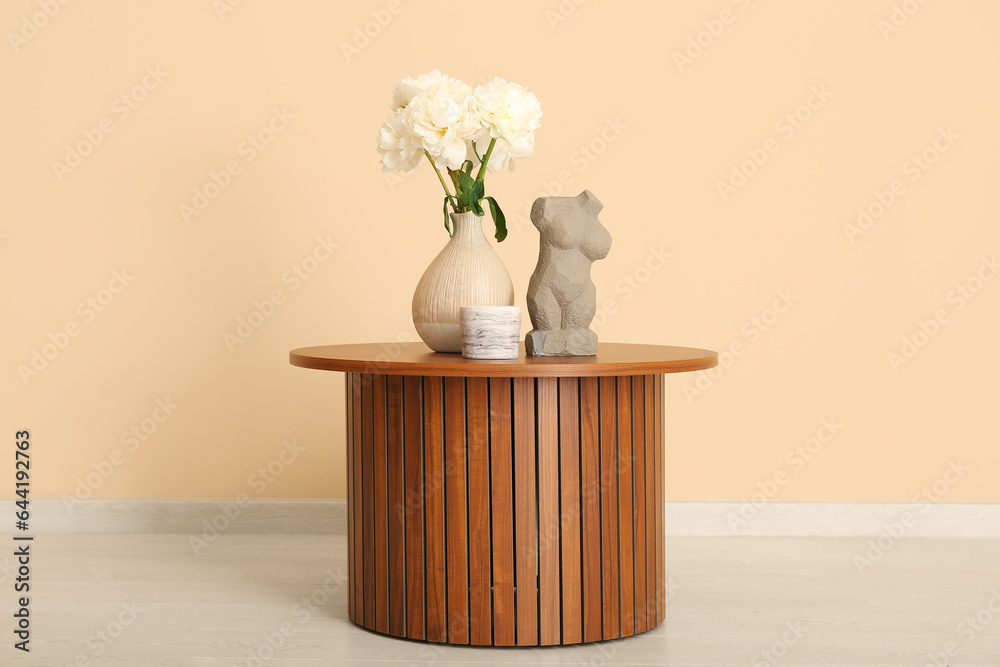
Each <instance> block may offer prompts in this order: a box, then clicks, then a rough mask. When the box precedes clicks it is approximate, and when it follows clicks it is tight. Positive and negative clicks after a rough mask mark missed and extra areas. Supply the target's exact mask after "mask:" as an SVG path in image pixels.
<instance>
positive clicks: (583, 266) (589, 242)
mask: <svg viewBox="0 0 1000 667" xmlns="http://www.w3.org/2000/svg"><path fill="white" fill-rule="evenodd" d="M602 208H604V205H603V204H601V202H600V201H598V199H597V197H595V196H594V195H593V193H592V192H590V190H584V191H583V192H581V193H580V194H579V195H577V196H576V197H539V198H538V199H536V200H535V203H534V205H532V207H531V222H533V223H534V225H535V227H537V228H538V233H539V235H540V239H539V244H538V245H539V248H538V264H537V265H536V266H535V272H534V273H533V274H531V281H530V282H529V283H528V315H529V316H530V318H531V326H532V329H531V331H529V332H528V333H527V335H526V336H525V337H524V348H525V351H526V352H527V354H530V355H535V356H549V355H551V356H592V355H594V354H597V334H596V333H594V332H593V331H591V330H590V323H591V321H592V320H593V319H594V315H595V314H597V288H596V287H595V286H594V281H592V280H591V279H590V267H591V265H592V264H593V263H594V262H595V261H597V260H599V259H604V258H605V257H607V256H608V251H609V250H611V234H609V233H608V230H607V229H605V228H604V225H602V224H601V221H600V220H598V219H597V214H598V213H600V211H601V209H602Z"/></svg>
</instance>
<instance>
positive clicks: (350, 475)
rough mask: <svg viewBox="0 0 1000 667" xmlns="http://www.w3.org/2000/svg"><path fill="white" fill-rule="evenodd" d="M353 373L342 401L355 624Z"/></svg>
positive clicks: (349, 585)
mask: <svg viewBox="0 0 1000 667" xmlns="http://www.w3.org/2000/svg"><path fill="white" fill-rule="evenodd" d="M353 377H354V374H353V373H345V374H344V401H345V403H346V404H347V440H346V447H345V449H346V450H347V475H346V477H347V498H348V500H349V507H350V509H349V510H348V512H347V615H348V616H349V617H350V619H351V620H352V621H354V622H355V623H357V622H358V618H357V617H356V616H355V615H354V579H355V578H356V576H357V572H356V571H355V569H354V568H355V565H354V511H353V509H354V382H353Z"/></svg>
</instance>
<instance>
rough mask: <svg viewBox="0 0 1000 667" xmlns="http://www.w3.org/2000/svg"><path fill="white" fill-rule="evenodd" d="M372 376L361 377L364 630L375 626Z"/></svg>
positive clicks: (364, 375) (365, 374) (366, 374)
mask: <svg viewBox="0 0 1000 667" xmlns="http://www.w3.org/2000/svg"><path fill="white" fill-rule="evenodd" d="M372 404H373V400H372V375H371V374H370V373H364V374H362V376H361V438H362V442H361V448H362V453H361V465H362V468H363V469H362V474H361V483H362V491H361V493H362V495H361V498H362V505H363V507H362V510H361V514H362V518H363V521H364V531H365V537H364V556H363V558H364V561H363V563H364V570H365V585H364V589H365V627H368V628H374V627H375V505H374V503H373V497H374V487H375V470H374V459H375V442H374V440H373V433H372Z"/></svg>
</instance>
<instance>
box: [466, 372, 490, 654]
mask: <svg viewBox="0 0 1000 667" xmlns="http://www.w3.org/2000/svg"><path fill="white" fill-rule="evenodd" d="M487 383H488V381H487V379H486V378H469V379H468V380H467V381H466V394H467V396H468V402H467V405H468V408H467V419H468V433H469V438H468V457H469V643H471V644H480V645H489V644H492V643H493V630H492V625H493V623H492V620H493V619H492V616H493V604H492V596H491V594H490V570H491V564H490V449H489V446H490V442H489V436H490V431H489V427H490V412H489V387H488V384H487Z"/></svg>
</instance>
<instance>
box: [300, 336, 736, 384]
mask: <svg viewBox="0 0 1000 667" xmlns="http://www.w3.org/2000/svg"><path fill="white" fill-rule="evenodd" d="M288 356H289V361H290V362H291V364H292V365H293V366H301V367H302V368H316V369H319V370H324V371H343V372H346V373H373V374H378V375H426V376H459V377H543V376H545V377H590V376H598V375H615V376H620V375H658V374H660V373H681V372H684V371H700V370H704V369H706V368H712V367H713V366H715V365H717V364H718V363H719V355H718V354H716V353H715V352H712V351H711V350H701V349H698V348H695V347H672V346H668V345H636V344H630V343H598V344H597V354H596V355H595V356H593V357H529V356H526V355H525V354H524V344H523V343H522V344H521V350H520V354H519V355H518V357H517V359H466V358H464V357H463V356H462V355H461V354H444V353H441V352H433V351H431V349H430V348H428V347H427V346H426V345H424V344H423V343H358V344H352V345H320V346H317V347H301V348H299V349H297V350H292V351H291V353H289V355H288Z"/></svg>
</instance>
